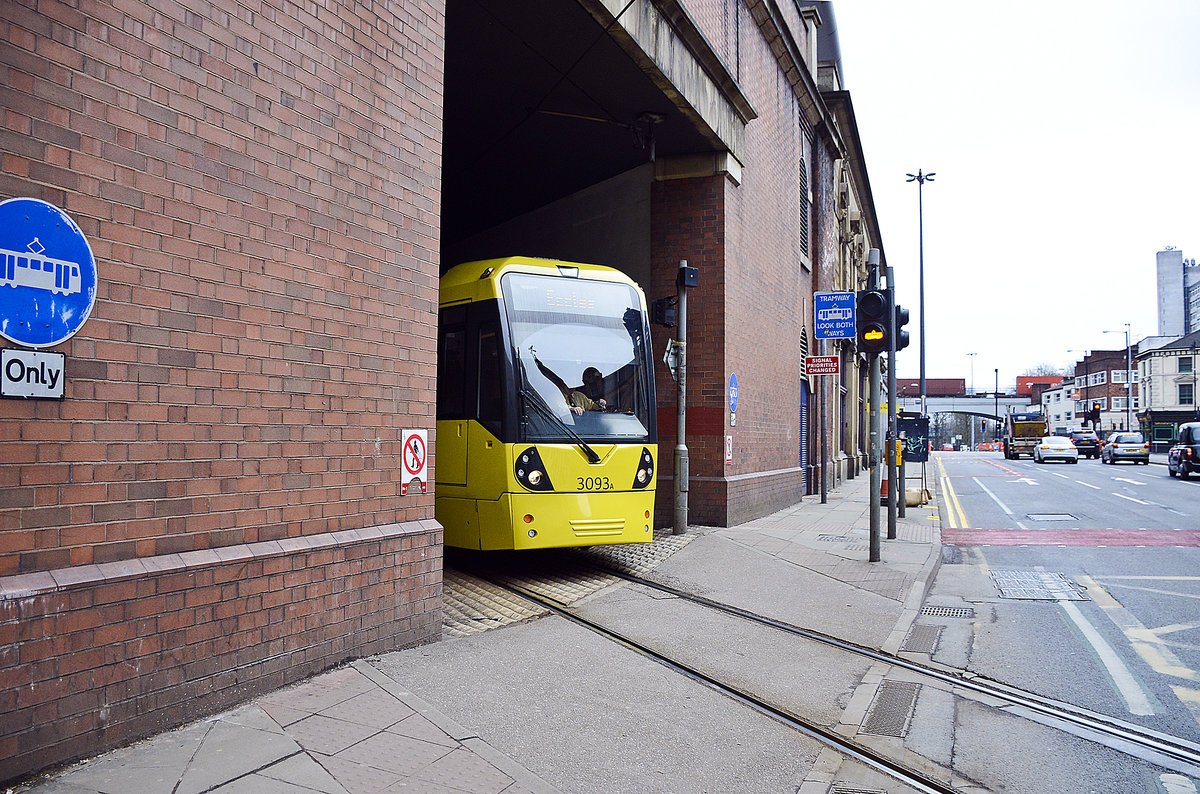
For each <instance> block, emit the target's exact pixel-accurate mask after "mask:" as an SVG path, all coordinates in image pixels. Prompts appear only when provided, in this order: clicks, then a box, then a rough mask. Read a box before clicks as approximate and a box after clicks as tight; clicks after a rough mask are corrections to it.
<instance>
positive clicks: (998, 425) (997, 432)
mask: <svg viewBox="0 0 1200 794" xmlns="http://www.w3.org/2000/svg"><path fill="white" fill-rule="evenodd" d="M994 371H995V373H996V403H995V406H996V407H995V408H993V409H992V411H993V413H995V415H996V439H995V440H996V441H999V440H1000V368H999V367H996V369H995V370H994Z"/></svg>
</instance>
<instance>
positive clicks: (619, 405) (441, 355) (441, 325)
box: [434, 256, 658, 550]
mask: <svg viewBox="0 0 1200 794" xmlns="http://www.w3.org/2000/svg"><path fill="white" fill-rule="evenodd" d="M437 355H438V368H437V371H438V393H437V435H436V438H435V453H436V467H435V500H434V503H435V512H436V516H437V520H438V521H439V522H440V523H441V524H442V526H443V527H444V528H445V542H446V545H448V546H454V547H458V548H467V549H478V550H501V549H538V548H558V547H566V546H590V545H597V544H615V543H640V542H649V541H651V540H653V537H654V529H653V528H654V492H655V466H656V462H657V458H658V444H657V441H658V438H657V428H656V413H655V399H654V362H653V361H652V359H651V355H652V353H651V349H650V326H649V322H648V317H647V313H646V298H645V295H644V294H643V293H642V290H641V289H640V288H639V287H638V285H637V284H636V283H635V282H634V281H633V280H631V279H630V278H629V277H627V276H626V275H624V274H623V273H621V272H620V271H618V270H614V269H612V268H608V267H603V266H599V265H589V264H581V263H577V262H563V261H558V260H550V259H536V258H532V257H521V256H517V257H509V258H506V259H492V260H487V261H481V262H468V263H465V264H461V265H457V266H456V267H454V268H453V269H451V270H450V271H449V272H447V273H446V274H445V275H444V276H442V278H441V291H440V299H439V307H438V354H437Z"/></svg>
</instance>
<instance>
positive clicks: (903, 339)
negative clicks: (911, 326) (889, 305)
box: [894, 303, 909, 350]
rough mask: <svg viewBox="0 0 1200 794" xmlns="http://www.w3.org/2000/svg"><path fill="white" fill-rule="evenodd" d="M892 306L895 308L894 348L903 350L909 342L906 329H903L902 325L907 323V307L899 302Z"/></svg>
mask: <svg viewBox="0 0 1200 794" xmlns="http://www.w3.org/2000/svg"><path fill="white" fill-rule="evenodd" d="M894 308H895V310H896V325H895V331H896V350H903V349H904V348H906V347H908V343H909V338H908V331H905V330H904V326H906V325H908V309H906V308H904V307H903V306H901V305H900V304H899V303H897V304H896V306H895V307H894Z"/></svg>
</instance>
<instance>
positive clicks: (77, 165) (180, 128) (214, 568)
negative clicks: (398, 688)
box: [0, 0, 443, 779]
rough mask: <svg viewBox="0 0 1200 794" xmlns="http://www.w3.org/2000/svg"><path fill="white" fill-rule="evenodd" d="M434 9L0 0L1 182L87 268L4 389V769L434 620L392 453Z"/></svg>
mask: <svg viewBox="0 0 1200 794" xmlns="http://www.w3.org/2000/svg"><path fill="white" fill-rule="evenodd" d="M442 15H443V11H442V4H441V3H437V2H406V3H404V4H402V5H392V6H381V5H363V4H361V3H351V2H346V3H331V4H323V5H320V6H305V7H303V8H302V7H300V6H292V5H284V6H276V5H274V4H270V3H256V2H251V3H240V4H224V5H223V4H219V3H200V4H190V3H189V4H183V5H176V4H171V3H167V4H162V3H137V2H134V3H123V4H119V5H116V6H114V5H112V4H110V3H102V2H92V1H91V0H84V2H80V3H67V2H44V3H36V4H34V3H27V4H26V3H19V2H14V3H8V4H6V10H5V13H4V15H3V19H0V32H2V35H0V38H2V39H3V41H4V42H5V44H4V45H3V46H2V47H0V75H3V80H2V82H3V85H4V88H3V90H2V92H0V96H2V100H0V120H2V123H0V155H2V157H3V175H2V176H0V198H4V199H7V198H11V197H17V196H28V197H32V198H37V199H42V200H44V201H46V202H49V203H51V204H53V205H55V206H57V207H59V208H61V209H62V210H64V211H65V212H66V213H67V214H68V215H69V216H70V217H71V218H72V219H73V220H74V221H75V223H76V224H78V226H79V227H80V229H81V230H82V231H83V232H84V234H85V235H86V237H87V239H88V240H89V242H90V245H91V247H92V250H93V252H94V255H95V259H96V262H97V270H98V289H97V295H96V303H95V308H94V311H93V312H92V315H91V317H90V319H89V320H88V321H87V322H86V324H85V325H84V326H83V327H82V328H81V329H80V331H79V332H78V333H77V334H76V335H75V336H74V337H73V338H71V339H70V340H69V341H67V342H66V343H64V344H62V345H60V346H58V347H57V348H56V350H57V351H59V352H62V353H65V355H66V382H65V395H64V398H63V399H62V400H61V401H54V400H21V399H6V400H2V401H0V444H2V449H3V453H2V456H3V462H2V464H0V656H2V658H3V663H2V665H0V670H2V671H0V711H2V712H3V715H4V719H3V730H2V732H0V779H8V778H11V777H12V776H14V775H16V774H19V773H23V772H26V771H29V770H32V769H36V768H39V767H41V766H44V765H46V764H48V763H53V762H55V761H59V760H62V759H66V758H71V757H75V756H78V755H80V754H83V753H86V752H90V751H94V750H96V749H99V748H102V747H107V746H112V745H114V744H118V743H121V742H123V741H127V740H128V739H130V738H134V737H137V736H140V735H144V734H146V733H149V732H153V731H156V730H161V729H162V728H165V727H167V726H170V725H174V724H178V723H180V722H182V721H185V720H187V719H191V718H194V717H196V716H199V715H202V714H204V713H208V712H212V711H214V710H217V709H219V708H222V707H224V706H227V705H230V704H233V703H236V702H238V701H241V700H244V699H245V698H247V697H250V696H252V695H254V694H256V693H258V692H262V691H265V690H269V689H271V688H275V687H278V686H280V685H282V684H285V683H287V682H290V681H294V680H297V679H300V678H303V677H305V676H307V675H310V674H312V673H315V672H318V671H320V670H323V669H325V668H328V667H330V666H332V665H335V664H338V663H339V662H342V661H344V660H346V659H349V658H353V657H357V656H362V655H364V654H370V653H376V652H380V651H386V650H390V649H395V648H399V647H403V646H407V645H413V644H417V643H422V642H426V641H429V640H430V639H433V638H436V636H437V634H438V631H439V630H440V625H441V612H440V610H441V590H440V577H441V546H440V543H441V533H440V527H439V526H438V525H437V524H436V523H435V522H434V521H433V520H432V519H433V495H432V493H429V494H425V495H422V494H421V493H420V491H419V489H417V490H416V493H415V494H414V493H413V492H412V491H410V492H409V495H408V496H401V494H400V480H401V477H400V476H399V466H400V462H399V461H400V458H399V455H400V444H401V438H400V434H401V431H402V429H404V428H418V429H419V428H429V429H431V428H432V427H433V414H432V410H431V405H432V402H433V394H434V388H435V383H434V371H433V367H434V361H435V353H434V351H435V339H434V337H435V316H436V315H435V309H436V303H437V282H436V279H437V269H438V263H437V260H436V251H437V249H438V182H439V168H440V127H439V115H440V107H439V102H440V98H439V97H440V80H441V64H440V53H441V50H442V24H443V23H442ZM398 52H403V53H405V56H404V58H403V59H401V58H397V57H396V54H397V53H398ZM399 130H403V131H404V134H403V136H401V135H400V134H399V133H398V131H399ZM6 344H7V343H6Z"/></svg>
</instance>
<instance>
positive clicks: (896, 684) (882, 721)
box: [862, 681, 921, 737]
mask: <svg viewBox="0 0 1200 794" xmlns="http://www.w3.org/2000/svg"><path fill="white" fill-rule="evenodd" d="M920 691H921V685H920V684H914V683H913V682H911V681H884V682H882V683H881V684H880V685H879V691H878V692H876V693H875V702H874V703H873V704H872V705H871V713H869V714H868V715H867V718H866V719H865V720H863V724H862V729H863V733H872V734H875V735H876V736H896V737H901V736H904V733H905V731H906V730H907V729H908V719H909V717H910V716H911V715H912V711H913V706H915V705H916V703H917V693H919V692H920Z"/></svg>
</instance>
